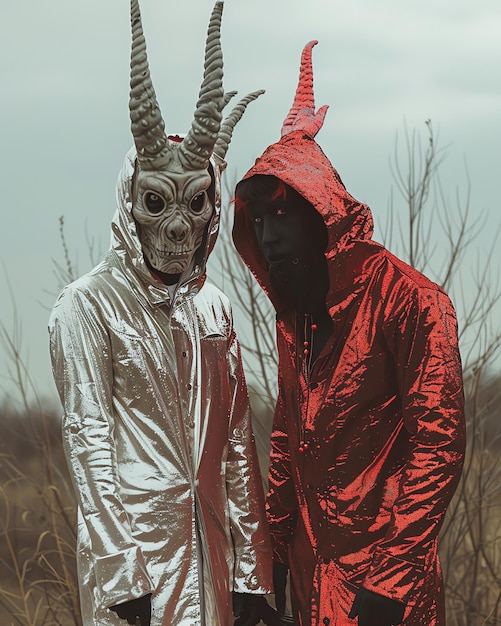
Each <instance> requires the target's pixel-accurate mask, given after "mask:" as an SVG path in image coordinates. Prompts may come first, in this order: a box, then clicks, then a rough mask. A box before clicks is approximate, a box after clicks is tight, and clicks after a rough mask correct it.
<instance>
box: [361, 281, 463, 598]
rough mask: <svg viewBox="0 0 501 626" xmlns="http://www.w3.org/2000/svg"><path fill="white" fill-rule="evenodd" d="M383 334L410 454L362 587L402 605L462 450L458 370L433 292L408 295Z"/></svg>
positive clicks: (422, 565) (450, 332)
mask: <svg viewBox="0 0 501 626" xmlns="http://www.w3.org/2000/svg"><path fill="white" fill-rule="evenodd" d="M394 302H396V303H397V304H396V310H395V311H394V312H393V315H392V319H391V320H390V322H389V324H387V325H386V327H385V334H386V339H387V343H388V346H389V348H390V350H391V351H392V352H393V355H394V358H395V362H396V371H397V375H398V385H399V391H400V395H401V398H402V409H403V421H404V427H405V428H406V430H407V432H408V434H409V441H410V449H409V453H408V457H407V462H406V465H405V467H404V471H403V473H402V478H401V482H400V485H399V490H398V495H397V498H396V501H395V503H394V506H393V511H392V517H391V522H390V526H389V528H388V531H387V533H386V536H385V539H384V540H383V541H382V542H381V543H380V544H379V545H378V547H377V549H376V551H375V554H374V557H373V560H372V564H371V567H370V569H369V572H368V574H367V576H366V578H365V580H364V583H363V586H364V587H365V588H367V589H369V590H370V591H374V592H376V593H380V594H382V595H386V596H388V597H391V598H393V599H394V600H399V601H403V602H406V601H407V599H408V594H409V592H410V591H411V590H412V587H413V584H414V581H415V580H416V579H417V578H420V577H422V576H423V575H424V572H425V570H426V567H427V565H429V558H430V556H431V555H434V554H435V548H436V540H437V537H438V533H439V530H440V527H441V525H442V522H443V520H444V516H445V513H446V509H447V506H448V505H449V502H450V500H451V498H452V496H453V494H454V491H455V489H456V487H457V484H458V482H459V478H460V474H461V469H462V464H463V456H464V449H465V422H464V397H463V384H462V368H461V361H460V356H459V349H458V340H457V322H456V316H455V312H454V309H453V307H452V304H451V303H450V301H449V298H448V297H447V296H446V295H445V293H444V292H442V291H441V290H438V289H432V288H424V289H410V290H408V292H407V293H405V292H404V293H402V292H399V293H398V294H396V297H395V299H394Z"/></svg>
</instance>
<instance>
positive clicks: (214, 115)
mask: <svg viewBox="0 0 501 626" xmlns="http://www.w3.org/2000/svg"><path fill="white" fill-rule="evenodd" d="M222 13H223V3H222V2H216V4H215V6H214V9H213V11H212V15H211V18H210V22H209V28H208V32H207V43H206V47H205V63H204V78H203V82H202V86H201V88H200V93H199V97H198V102H197V105H196V109H195V115H194V120H193V122H192V125H191V129H190V130H189V131H188V133H187V135H186V137H185V138H184V141H183V143H182V144H181V145H180V146H179V153H180V158H181V160H182V163H183V165H184V166H185V167H186V168H187V169H189V170H199V169H206V168H207V167H208V165H209V158H210V156H211V154H212V151H213V148H214V145H215V143H216V140H217V137H218V134H219V129H220V126H221V118H222V114H221V111H222V109H223V103H224V91H223V55H222V51H221V18H222Z"/></svg>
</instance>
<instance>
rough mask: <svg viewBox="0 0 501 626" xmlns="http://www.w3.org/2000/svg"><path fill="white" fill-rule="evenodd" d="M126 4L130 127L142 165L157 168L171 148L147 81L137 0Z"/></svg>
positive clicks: (152, 89) (147, 70) (160, 165)
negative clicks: (129, 41)
mask: <svg viewBox="0 0 501 626" xmlns="http://www.w3.org/2000/svg"><path fill="white" fill-rule="evenodd" d="M130 6H131V29H132V50H131V62H130V67H131V74H130V99H129V110H130V120H131V130H132V135H133V137H134V144H135V146H136V150H137V155H138V159H139V162H140V163H141V165H142V167H143V168H144V169H149V170H158V169H161V168H163V167H165V165H166V164H167V163H168V162H169V161H170V157H171V149H170V147H169V144H168V141H167V136H166V134H165V124H164V121H163V119H162V114H161V113H160V107H159V106H158V102H157V98H156V95H155V90H154V88H153V83H152V82H151V77H150V70H149V67H148V58H147V55H146V41H145V38H144V34H143V27H142V24H141V12H140V10H139V3H138V0H131V4H130Z"/></svg>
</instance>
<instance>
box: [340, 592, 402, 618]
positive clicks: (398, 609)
mask: <svg viewBox="0 0 501 626" xmlns="http://www.w3.org/2000/svg"><path fill="white" fill-rule="evenodd" d="M404 612H405V605H404V604H402V602H398V601H397V600H393V599H392V598H388V597H386V596H382V595H381V594H379V593H375V592H374V591H369V590H368V589H364V588H363V587H360V589H359V590H358V592H357V595H356V596H355V602H353V606H352V607H351V611H350V614H349V615H348V617H349V618H350V619H354V618H355V617H356V616H357V615H358V626H395V625H396V624H400V622H401V621H402V619H403V617H404Z"/></svg>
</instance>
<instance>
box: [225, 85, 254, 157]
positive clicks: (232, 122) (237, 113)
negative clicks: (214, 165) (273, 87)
mask: <svg viewBox="0 0 501 626" xmlns="http://www.w3.org/2000/svg"><path fill="white" fill-rule="evenodd" d="M263 93H264V89H261V90H259V91H253V92H252V93H250V94H248V95H247V96H245V98H242V99H241V100H240V102H238V104H237V105H236V106H235V107H234V108H233V109H232V111H231V113H230V114H229V115H228V117H227V118H226V119H225V120H224V122H223V123H222V125H221V130H220V132H219V137H218V138H217V141H216V145H215V146H214V154H215V155H216V156H218V157H219V158H220V159H222V160H224V157H225V156H226V152H227V151H228V147H229V145H230V141H231V137H232V134H233V129H234V128H235V126H236V124H237V123H238V122H239V121H240V119H241V117H242V115H243V114H244V112H245V109H246V108H247V105H248V104H249V103H250V102H252V101H253V100H256V98H259V96H261V95H262V94H263Z"/></svg>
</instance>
